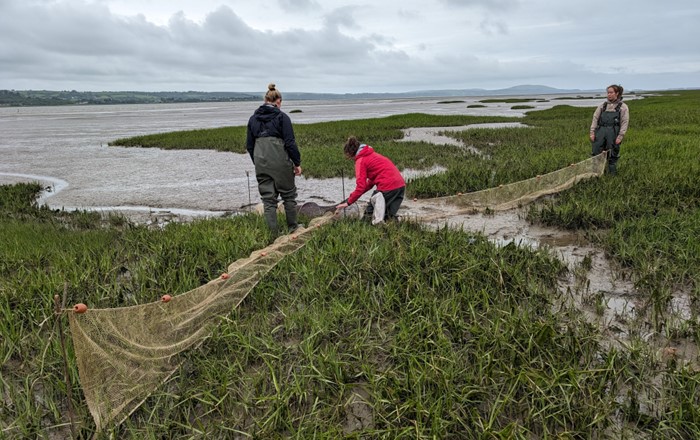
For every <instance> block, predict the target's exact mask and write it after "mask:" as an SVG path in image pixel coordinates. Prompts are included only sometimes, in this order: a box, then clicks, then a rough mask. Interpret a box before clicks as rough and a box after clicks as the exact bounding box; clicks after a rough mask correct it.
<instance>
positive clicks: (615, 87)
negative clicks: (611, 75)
mask: <svg viewBox="0 0 700 440" xmlns="http://www.w3.org/2000/svg"><path fill="white" fill-rule="evenodd" d="M606 89H613V90H614V91H615V93H617V98H618V99H620V98H622V92H623V91H624V90H625V89H623V88H622V86H621V85H619V84H610V85H609V86H608V87H607V88H606Z"/></svg>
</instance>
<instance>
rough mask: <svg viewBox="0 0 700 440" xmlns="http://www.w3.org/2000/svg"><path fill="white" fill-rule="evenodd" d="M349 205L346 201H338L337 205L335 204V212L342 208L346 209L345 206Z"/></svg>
mask: <svg viewBox="0 0 700 440" xmlns="http://www.w3.org/2000/svg"><path fill="white" fill-rule="evenodd" d="M347 207H348V204H347V203H345V202H343V203H338V204H337V205H335V213H336V214H337V213H338V211H340V210H341V209H345V208H347Z"/></svg>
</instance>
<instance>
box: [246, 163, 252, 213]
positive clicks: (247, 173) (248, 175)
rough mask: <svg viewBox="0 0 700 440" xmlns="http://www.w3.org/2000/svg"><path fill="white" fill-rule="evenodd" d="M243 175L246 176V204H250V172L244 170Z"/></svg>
mask: <svg viewBox="0 0 700 440" xmlns="http://www.w3.org/2000/svg"><path fill="white" fill-rule="evenodd" d="M245 176H246V177H247V178H248V206H250V205H252V204H253V202H251V200H250V172H249V171H246V172H245Z"/></svg>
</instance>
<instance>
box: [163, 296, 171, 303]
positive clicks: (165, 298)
mask: <svg viewBox="0 0 700 440" xmlns="http://www.w3.org/2000/svg"><path fill="white" fill-rule="evenodd" d="M171 299H173V297H172V296H170V295H163V297H162V298H161V301H163V302H164V303H166V302H170V300H171Z"/></svg>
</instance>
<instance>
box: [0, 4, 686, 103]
mask: <svg viewBox="0 0 700 440" xmlns="http://www.w3.org/2000/svg"><path fill="white" fill-rule="evenodd" d="M123 1H127V0H123ZM221 1H222V3H223V4H220V5H219V6H218V7H216V8H215V9H211V10H209V11H208V12H207V13H205V14H202V17H203V18H202V19H201V20H194V19H193V18H191V15H188V12H187V11H174V12H173V13H172V15H171V16H170V19H169V20H168V21H167V23H164V24H155V23H154V22H151V21H149V18H148V15H147V13H146V12H145V10H144V12H143V13H141V10H140V9H138V7H135V8H136V9H134V13H133V14H131V15H117V14H115V13H113V12H112V11H111V9H110V8H109V5H110V0H102V1H101V2H99V3H96V2H89V1H88V0H51V1H49V0H1V1H0V63H1V64H2V66H3V68H2V69H0V89H4V88H10V89H25V88H35V89H36V88H47V89H78V90H127V89H128V90H235V91H255V90H259V89H260V88H261V87H264V85H265V84H267V82H269V81H274V82H276V83H277V84H278V85H279V86H280V88H281V89H282V90H286V91H312V92H314V91H315V92H340V93H344V92H362V91H375V92H383V91H407V90H425V89H441V88H474V87H481V88H499V87H508V86H512V85H517V84H535V83H538V84H545V85H550V86H555V87H567V88H600V87H604V85H606V84H608V83H610V82H622V83H625V87H626V88H646V89H651V88H672V87H692V86H700V84H698V83H699V82H700V81H699V80H698V78H700V75H699V74H698V73H699V72H700V57H699V55H698V53H697V43H696V41H698V39H700V30H699V29H698V27H697V26H696V23H698V22H700V5H697V6H696V2H695V0H692V1H691V0H679V1H678V2H676V3H677V4H676V5H675V7H674V8H673V9H672V10H671V9H667V8H664V7H663V6H661V5H656V4H653V5H651V4H650V5H647V4H646V3H645V4H644V5H642V4H641V3H635V2H633V1H632V0H622V4H620V5H619V6H620V7H621V10H622V11H623V12H620V13H619V14H609V13H608V12H607V11H598V10H596V9H595V8H596V7H597V6H600V7H602V6H603V5H604V3H603V2H602V0H592V1H593V2H594V4H592V5H591V4H589V3H585V4H584V2H573V3H572V4H568V2H566V3H565V2H562V3H555V4H550V3H549V2H545V1H544V0H533V1H532V2H529V3H527V8H526V7H525V6H524V5H525V4H523V5H520V4H519V3H518V2H516V1H515V0H512V1H510V0H502V1H500V2H487V1H486V0H473V1H461V2H458V1H456V0H441V1H440V2H439V6H437V7H429V8H426V7H425V6H422V5H423V4H424V2H422V1H418V0H404V1H402V2H398V1H397V2H393V1H388V2H379V3H376V2H375V3H373V4H371V5H368V4H351V3H349V2H343V3H342V4H341V3H337V2H329V3H333V4H335V5H336V6H337V7H330V6H328V5H327V4H325V3H324V4H323V5H320V4H317V3H316V2H314V1H312V0H299V1H293V0H280V5H281V6H282V8H293V9H295V10H296V11H302V10H304V9H305V8H306V10H313V14H291V13H290V14H289V15H287V14H280V13H276V14H271V16H270V17H272V18H271V19H276V20H280V21H277V22H274V23H272V22H271V23H270V24H269V27H266V28H261V27H259V26H258V27H253V26H252V25H251V24H250V23H251V18H250V16H245V13H246V10H244V9H241V8H240V7H237V6H236V5H235V3H236V2H235V1H228V0H221ZM595 2H598V3H600V4H599V5H598V4H595ZM495 3H498V4H499V5H500V6H501V7H502V9H503V10H501V11H497V10H495V9H493V8H487V7H486V6H487V4H488V5H491V6H493V5H494V4H495ZM633 6H634V7H633ZM323 8H326V9H323ZM592 10H593V13H592V12H591V11H592ZM458 11H459V12H458ZM465 11H469V13H465ZM294 17H297V18H294ZM650 17H652V18H653V19H652V18H650ZM584 18H585V19H584Z"/></svg>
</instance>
